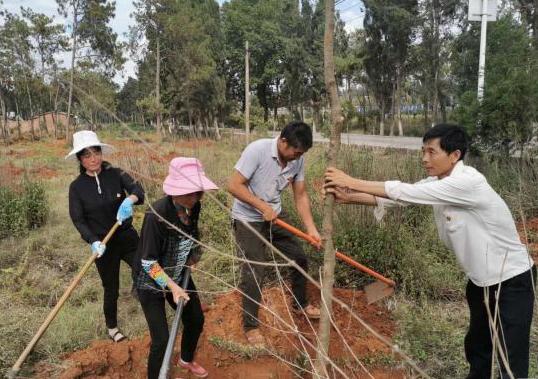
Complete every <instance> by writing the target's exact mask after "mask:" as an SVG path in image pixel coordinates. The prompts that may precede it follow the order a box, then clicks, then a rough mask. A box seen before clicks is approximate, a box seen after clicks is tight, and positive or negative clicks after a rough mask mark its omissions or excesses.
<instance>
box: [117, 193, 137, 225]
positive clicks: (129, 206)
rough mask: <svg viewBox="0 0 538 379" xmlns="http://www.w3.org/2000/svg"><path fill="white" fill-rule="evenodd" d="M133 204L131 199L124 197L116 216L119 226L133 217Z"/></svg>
mask: <svg viewBox="0 0 538 379" xmlns="http://www.w3.org/2000/svg"><path fill="white" fill-rule="evenodd" d="M133 204H134V200H133V199H132V198H131V197H126V198H125V199H124V200H123V202H122V203H121V205H120V207H119V208H118V213H117V214H116V220H118V223H119V224H120V225H121V223H122V222H123V221H125V220H127V219H128V218H129V217H132V216H133Z"/></svg>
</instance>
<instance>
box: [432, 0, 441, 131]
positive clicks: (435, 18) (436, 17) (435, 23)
mask: <svg viewBox="0 0 538 379" xmlns="http://www.w3.org/2000/svg"><path fill="white" fill-rule="evenodd" d="M437 5H438V1H437V0H434V1H432V6H431V9H432V11H431V18H432V28H433V46H434V56H433V62H432V65H433V85H432V95H433V96H432V126H434V125H435V123H437V120H438V118H439V116H438V111H439V66H440V59H439V58H440V57H439V55H440V42H439V25H440V23H441V21H440V12H438V10H437V9H436V8H437Z"/></svg>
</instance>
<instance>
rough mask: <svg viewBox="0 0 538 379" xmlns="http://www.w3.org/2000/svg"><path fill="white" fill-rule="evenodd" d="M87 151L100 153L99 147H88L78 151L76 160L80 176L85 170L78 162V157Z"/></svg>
mask: <svg viewBox="0 0 538 379" xmlns="http://www.w3.org/2000/svg"><path fill="white" fill-rule="evenodd" d="M88 149H94V150H95V151H102V149H101V146H90V147H87V148H85V149H82V150H80V151H79V152H78V153H77V159H78V170H79V171H80V173H81V174H84V173H85V172H86V169H85V168H84V166H82V163H81V162H80V157H81V156H82V154H84V152H85V151H86V150H88Z"/></svg>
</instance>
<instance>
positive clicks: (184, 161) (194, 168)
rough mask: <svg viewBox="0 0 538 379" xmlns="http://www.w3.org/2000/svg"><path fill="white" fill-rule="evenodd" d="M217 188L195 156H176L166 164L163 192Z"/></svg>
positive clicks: (183, 193) (184, 193)
mask: <svg viewBox="0 0 538 379" xmlns="http://www.w3.org/2000/svg"><path fill="white" fill-rule="evenodd" d="M216 189H219V187H217V186H216V185H215V183H213V182H212V181H211V180H209V179H208V178H207V176H206V175H205V173H204V168H203V167H202V163H201V162H200V161H199V160H198V159H196V158H184V157H178V158H174V159H172V161H171V162H170V166H168V176H167V177H166V179H164V183H163V190H164V193H165V194H167V195H170V196H180V195H187V194H189V193H193V192H198V191H210V190H216Z"/></svg>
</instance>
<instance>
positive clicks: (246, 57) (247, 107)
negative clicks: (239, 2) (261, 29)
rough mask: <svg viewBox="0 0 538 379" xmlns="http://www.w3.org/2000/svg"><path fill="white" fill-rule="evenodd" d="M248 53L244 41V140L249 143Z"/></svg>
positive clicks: (246, 43)
mask: <svg viewBox="0 0 538 379" xmlns="http://www.w3.org/2000/svg"><path fill="white" fill-rule="evenodd" d="M249 60H250V51H249V50H248V41H245V139H246V142H247V144H248V143H249V141H250V78H249Z"/></svg>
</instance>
